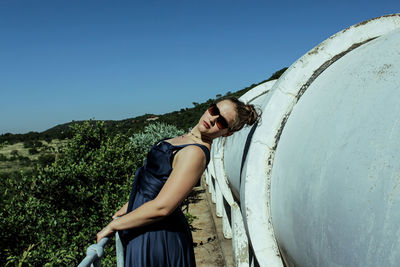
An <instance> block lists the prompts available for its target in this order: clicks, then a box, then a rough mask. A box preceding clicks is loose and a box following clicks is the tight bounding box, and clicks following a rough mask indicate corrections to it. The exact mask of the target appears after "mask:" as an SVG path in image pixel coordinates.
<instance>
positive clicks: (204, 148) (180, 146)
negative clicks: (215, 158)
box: [175, 143, 210, 166]
mask: <svg viewBox="0 0 400 267" xmlns="http://www.w3.org/2000/svg"><path fill="white" fill-rule="evenodd" d="M191 145H193V146H198V147H200V148H201V149H202V150H203V152H204V154H205V155H206V159H207V164H206V166H207V165H208V163H209V162H210V150H209V149H208V148H207V147H206V146H205V145H202V144H194V143H193V144H185V145H178V146H175V147H179V148H184V147H186V146H191Z"/></svg>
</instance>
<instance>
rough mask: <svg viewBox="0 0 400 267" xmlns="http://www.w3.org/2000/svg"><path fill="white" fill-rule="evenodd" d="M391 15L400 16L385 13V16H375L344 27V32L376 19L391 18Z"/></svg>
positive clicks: (399, 15)
mask: <svg viewBox="0 0 400 267" xmlns="http://www.w3.org/2000/svg"><path fill="white" fill-rule="evenodd" d="M390 17H400V14H389V15H384V16H380V17H377V18H373V19H368V20H366V21H363V22H360V23H358V24H356V25H354V26H351V27H348V28H346V29H344V30H343V31H342V33H343V32H346V31H347V30H349V29H352V28H357V27H360V26H362V25H365V24H367V23H368V22H371V21H374V20H378V19H381V18H390Z"/></svg>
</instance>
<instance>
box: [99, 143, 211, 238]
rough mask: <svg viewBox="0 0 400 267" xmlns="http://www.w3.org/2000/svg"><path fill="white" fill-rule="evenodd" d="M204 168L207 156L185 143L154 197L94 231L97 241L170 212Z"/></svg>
mask: <svg viewBox="0 0 400 267" xmlns="http://www.w3.org/2000/svg"><path fill="white" fill-rule="evenodd" d="M205 167H206V157H205V155H204V152H203V151H202V149H201V148H199V147H197V146H187V147H185V148H183V149H182V150H180V151H179V152H178V153H177V154H176V156H175V160H174V168H173V170H172V172H171V174H170V176H169V178H168V180H167V182H166V183H165V184H164V186H163V188H162V189H161V191H160V193H159V194H158V195H157V197H156V198H155V199H154V200H151V201H149V202H146V203H144V204H143V205H142V206H140V207H138V208H137V209H135V210H133V211H131V212H129V213H128V214H126V215H125V216H122V217H121V218H119V219H118V220H114V221H112V222H110V223H109V224H108V225H107V226H106V227H105V228H104V229H103V230H102V231H100V232H99V233H98V234H97V241H100V239H101V238H103V237H104V236H107V235H109V234H112V233H113V232H115V231H117V230H123V229H129V228H134V227H139V226H143V225H147V224H150V223H153V222H156V221H159V220H161V219H162V218H163V217H165V216H167V215H169V214H171V213H172V212H173V211H174V210H175V209H176V208H177V207H178V206H179V204H180V203H181V202H182V201H183V200H184V199H185V197H186V196H187V195H188V194H189V193H190V191H191V190H192V188H193V187H194V186H195V185H196V183H197V181H198V179H199V178H200V176H201V175H202V173H203V172H204V169H205Z"/></svg>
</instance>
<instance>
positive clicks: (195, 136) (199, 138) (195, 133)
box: [187, 127, 212, 146]
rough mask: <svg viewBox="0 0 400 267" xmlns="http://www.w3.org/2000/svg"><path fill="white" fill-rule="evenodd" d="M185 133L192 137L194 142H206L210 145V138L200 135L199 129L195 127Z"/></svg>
mask: <svg viewBox="0 0 400 267" xmlns="http://www.w3.org/2000/svg"><path fill="white" fill-rule="evenodd" d="M187 135H188V136H189V138H190V139H192V140H193V141H194V142H196V143H200V144H208V145H210V146H211V144H212V139H211V138H209V137H207V136H205V135H202V134H201V133H200V131H199V130H198V129H197V127H194V128H193V129H191V130H190V131H189V133H188V134H187Z"/></svg>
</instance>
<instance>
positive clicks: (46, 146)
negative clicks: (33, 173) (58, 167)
mask: <svg viewBox="0 0 400 267" xmlns="http://www.w3.org/2000/svg"><path fill="white" fill-rule="evenodd" d="M41 142H42V144H43V146H42V147H40V148H38V149H37V150H38V151H39V153H38V154H34V155H31V154H30V153H29V148H25V147H24V144H23V143H22V142H20V143H15V144H13V145H5V146H4V147H0V154H2V155H4V156H5V157H7V158H8V159H10V158H12V157H13V153H15V152H13V151H17V153H18V156H22V157H28V158H29V160H30V161H33V162H34V161H37V160H38V158H39V155H40V153H49V152H50V153H57V152H58V150H59V148H60V147H62V146H64V145H65V144H66V142H67V140H58V139H54V140H52V141H51V142H50V143H48V142H46V141H41ZM32 167H33V166H27V164H26V162H23V161H21V160H19V159H14V160H12V161H0V172H3V173H5V172H15V171H22V170H23V171H26V170H30V169H32Z"/></svg>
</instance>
